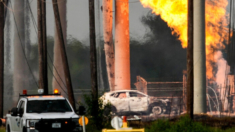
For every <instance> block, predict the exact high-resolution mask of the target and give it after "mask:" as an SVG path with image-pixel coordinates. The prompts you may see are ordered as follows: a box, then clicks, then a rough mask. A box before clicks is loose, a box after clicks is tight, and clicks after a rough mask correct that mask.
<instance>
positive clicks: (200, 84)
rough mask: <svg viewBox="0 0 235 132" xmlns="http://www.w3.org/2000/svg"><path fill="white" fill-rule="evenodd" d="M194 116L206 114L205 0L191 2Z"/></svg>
mask: <svg viewBox="0 0 235 132" xmlns="http://www.w3.org/2000/svg"><path fill="white" fill-rule="evenodd" d="M193 12H194V13H193V23H194V26H193V30H194V31H193V66H194V70H193V71H194V72H193V74H194V111H193V112H194V114H201V113H206V51H205V0H194V1H193Z"/></svg>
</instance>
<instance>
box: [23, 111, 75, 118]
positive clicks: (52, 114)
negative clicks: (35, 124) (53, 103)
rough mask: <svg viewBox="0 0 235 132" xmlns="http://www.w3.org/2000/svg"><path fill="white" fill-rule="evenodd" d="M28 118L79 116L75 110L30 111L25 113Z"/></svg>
mask: <svg viewBox="0 0 235 132" xmlns="http://www.w3.org/2000/svg"><path fill="white" fill-rule="evenodd" d="M25 116H26V117H27V119H65V118H79V116H78V115H77V114H75V113H74V112H64V113H59V112H58V113H29V114H25Z"/></svg>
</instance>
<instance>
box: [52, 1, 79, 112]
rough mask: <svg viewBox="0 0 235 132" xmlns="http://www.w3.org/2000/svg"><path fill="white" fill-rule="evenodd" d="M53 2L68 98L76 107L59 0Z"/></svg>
mask: <svg viewBox="0 0 235 132" xmlns="http://www.w3.org/2000/svg"><path fill="white" fill-rule="evenodd" d="M52 2H53V10H54V15H55V23H56V29H57V33H58V38H59V41H60V42H59V44H60V49H61V58H62V61H63V67H64V75H65V78H66V79H65V80H66V86H67V90H68V98H69V102H70V103H71V105H72V106H73V108H74V109H75V108H76V107H75V101H74V95H73V88H72V83H71V77H70V72H69V64H68V60H67V54H66V51H65V45H64V37H63V32H62V27H61V22H60V14H59V9H58V5H57V0H52Z"/></svg>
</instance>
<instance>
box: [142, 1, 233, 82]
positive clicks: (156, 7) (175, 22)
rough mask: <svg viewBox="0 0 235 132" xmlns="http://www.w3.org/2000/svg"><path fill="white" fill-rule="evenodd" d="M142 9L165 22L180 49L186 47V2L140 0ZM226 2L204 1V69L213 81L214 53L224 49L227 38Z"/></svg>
mask: <svg viewBox="0 0 235 132" xmlns="http://www.w3.org/2000/svg"><path fill="white" fill-rule="evenodd" d="M140 2H141V3H142V5H143V6H144V7H149V8H151V9H152V12H153V13H155V14H156V15H160V16H161V18H162V19H163V20H164V21H166V22H167V24H168V26H169V27H170V28H171V29H172V34H177V35H178V36H179V38H178V39H179V40H180V41H181V43H182V47H183V48H186V47H187V28H188V27H187V25H188V22H187V12H188V11H187V7H188V0H140ZM227 5H228V1H227V0H206V60H207V61H206V68H207V73H206V74H207V78H208V79H214V73H213V64H212V63H213V62H214V63H216V60H215V59H214V52H215V51H216V50H218V49H223V48H225V45H224V42H225V41H226V40H227V38H228V28H227V25H228V21H227V14H226V7H227Z"/></svg>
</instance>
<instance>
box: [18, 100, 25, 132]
mask: <svg viewBox="0 0 235 132" xmlns="http://www.w3.org/2000/svg"><path fill="white" fill-rule="evenodd" d="M24 110H25V101H21V103H20V105H19V106H18V112H20V113H21V116H20V115H18V116H17V117H16V121H17V122H16V131H17V132H21V131H22V130H23V118H22V116H23V115H24Z"/></svg>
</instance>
